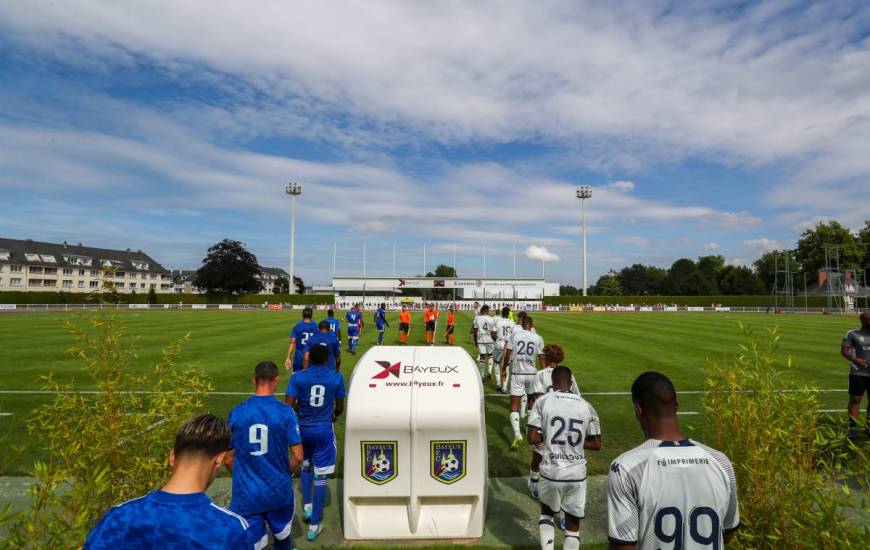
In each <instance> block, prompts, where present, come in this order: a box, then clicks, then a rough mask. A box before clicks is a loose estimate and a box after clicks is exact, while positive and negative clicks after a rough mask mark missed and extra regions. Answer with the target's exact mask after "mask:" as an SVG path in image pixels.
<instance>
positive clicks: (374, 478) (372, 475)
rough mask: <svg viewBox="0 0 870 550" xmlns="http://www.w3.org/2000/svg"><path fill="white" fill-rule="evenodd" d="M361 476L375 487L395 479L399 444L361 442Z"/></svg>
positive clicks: (390, 442)
mask: <svg viewBox="0 0 870 550" xmlns="http://www.w3.org/2000/svg"><path fill="white" fill-rule="evenodd" d="M360 447H361V452H360V456H361V457H362V476H363V479H365V480H366V481H370V482H372V483H374V484H375V485H384V484H386V483H389V482H391V481H393V480H394V479H396V476H397V475H398V469H397V468H396V466H397V462H396V459H397V457H398V456H399V453H398V447H399V444H398V442H396V441H361V442H360Z"/></svg>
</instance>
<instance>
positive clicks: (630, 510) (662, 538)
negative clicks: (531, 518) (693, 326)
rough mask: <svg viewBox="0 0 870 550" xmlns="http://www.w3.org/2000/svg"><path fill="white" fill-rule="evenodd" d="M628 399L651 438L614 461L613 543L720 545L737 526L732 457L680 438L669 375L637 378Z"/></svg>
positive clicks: (610, 491) (688, 547)
mask: <svg viewBox="0 0 870 550" xmlns="http://www.w3.org/2000/svg"><path fill="white" fill-rule="evenodd" d="M631 400H632V401H633V402H634V414H635V417H636V418H637V419H638V422H639V423H640V426H641V428H642V429H643V432H644V435H646V437H647V440H646V441H645V442H644V443H643V444H641V445H639V446H637V447H635V448H634V449H632V450H630V451H628V452H626V453H623V454H621V455H620V456H619V457H618V458H617V459H616V460H614V461H613V463H612V464H611V465H610V476H609V478H608V480H607V524H608V539H609V540H610V548H618V549H640V550H642V549H647V548H651V549H657V548H665V549H671V548H682V549H684V550H694V549H701V548H704V549H708V548H723V546H724V543H725V542H727V541H728V540H729V539H730V538H731V535H732V534H733V533H734V531H735V530H737V528H738V527H739V526H740V513H739V510H738V505H737V480H736V478H735V476H734V468H733V467H732V466H731V462H730V461H729V460H728V458H727V457H726V456H725V455H724V454H722V453H720V452H719V451H716V450H715V449H711V448H710V447H706V446H704V445H701V444H700V443H698V442H697V441H693V440H691V439H687V438H686V436H684V435H683V433H682V432H681V431H680V427H679V424H678V422H677V409H678V408H679V403H678V402H677V392H676V390H675V389H674V385H673V384H672V383H671V381H670V380H668V378H667V377H666V376H665V375H663V374H660V373H658V372H645V373H643V374H641V375H640V376H638V378H637V380H635V381H634V384H632V386H631Z"/></svg>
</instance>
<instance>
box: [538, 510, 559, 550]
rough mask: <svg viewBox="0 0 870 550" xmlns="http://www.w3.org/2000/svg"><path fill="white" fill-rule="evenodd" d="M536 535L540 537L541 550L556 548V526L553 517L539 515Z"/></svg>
mask: <svg viewBox="0 0 870 550" xmlns="http://www.w3.org/2000/svg"><path fill="white" fill-rule="evenodd" d="M538 533H539V534H540V536H541V550H553V548H554V547H555V546H556V526H555V525H553V516H545V515H543V514H542V515H541V517H540V518H539V519H538Z"/></svg>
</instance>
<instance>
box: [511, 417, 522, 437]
mask: <svg viewBox="0 0 870 550" xmlns="http://www.w3.org/2000/svg"><path fill="white" fill-rule="evenodd" d="M511 428H513V429H514V438H517V437H522V434H521V433H520V413H518V412H511Z"/></svg>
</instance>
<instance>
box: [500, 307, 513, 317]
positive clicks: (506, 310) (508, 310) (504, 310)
mask: <svg viewBox="0 0 870 550" xmlns="http://www.w3.org/2000/svg"><path fill="white" fill-rule="evenodd" d="M510 314H511V308H509V307H507V306H504V307H503V308H501V316H502V317H507V316H508V315H510Z"/></svg>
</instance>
